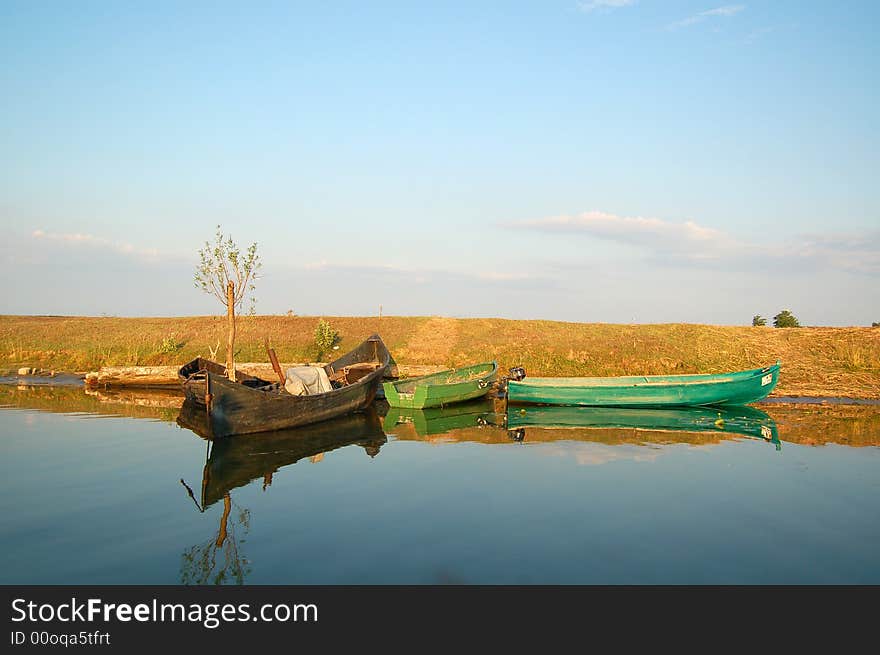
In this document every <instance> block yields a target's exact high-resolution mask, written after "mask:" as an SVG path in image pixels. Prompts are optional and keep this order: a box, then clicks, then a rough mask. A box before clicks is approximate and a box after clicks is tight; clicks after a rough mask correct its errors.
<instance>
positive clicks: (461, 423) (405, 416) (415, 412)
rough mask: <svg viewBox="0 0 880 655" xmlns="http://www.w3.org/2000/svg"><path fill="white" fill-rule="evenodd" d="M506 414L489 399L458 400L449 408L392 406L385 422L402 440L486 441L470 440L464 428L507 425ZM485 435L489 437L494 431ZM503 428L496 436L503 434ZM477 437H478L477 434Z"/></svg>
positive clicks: (481, 439)
mask: <svg viewBox="0 0 880 655" xmlns="http://www.w3.org/2000/svg"><path fill="white" fill-rule="evenodd" d="M504 420H505V419H504V414H503V413H502V414H497V413H496V412H495V406H494V404H493V402H492V401H489V400H475V401H473V402H468V403H457V404H455V405H450V406H449V407H445V408H443V407H433V408H429V409H412V408H404V407H389V408H388V412H387V413H386V414H385V417H384V420H383V425H384V429H385V432H388V433H390V434H394V435H395V436H396V437H397V438H399V439H404V440H408V439H418V438H419V437H433V438H431V439H428V440H430V441H471V440H475V441H484V440H485V439H483V438H479V439H467V438H463V437H465V434H462V433H461V431H467V430H469V429H473V430H477V431H480V432H479V434H480V435H482V432H483V431H482V428H484V427H486V426H496V427H498V426H500V427H501V428H503V427H504ZM485 432H486V434H485V435H482V436H484V437H487V438H491V437H490V436H489V432H490V431H488V430H487V431H485ZM503 435H504V431H503V429H502V430H501V431H500V432H497V433H496V435H495V436H499V437H503ZM473 436H477V433H475V434H474V435H473Z"/></svg>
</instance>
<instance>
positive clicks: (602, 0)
mask: <svg viewBox="0 0 880 655" xmlns="http://www.w3.org/2000/svg"><path fill="white" fill-rule="evenodd" d="M635 3H636V0H591V1H589V2H579V3H578V9H580V10H581V11H582V12H584V13H585V14H589V13H592V12H594V11H597V10H598V11H601V12H603V13H604V12H609V11H613V10H615V9H620V8H621V7H630V6H632V5H634V4H635Z"/></svg>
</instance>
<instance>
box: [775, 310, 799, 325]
mask: <svg viewBox="0 0 880 655" xmlns="http://www.w3.org/2000/svg"><path fill="white" fill-rule="evenodd" d="M800 326H801V324H800V322H799V321H798V320H797V318H796V317H795V315H794V314H792V313H791V312H790V311H789V310H787V309H783V310H782V311H781V312H779V313H778V314H777V315H776V316H774V317H773V327H778V328H797V327H800Z"/></svg>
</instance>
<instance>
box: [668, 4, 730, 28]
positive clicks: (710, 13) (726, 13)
mask: <svg viewBox="0 0 880 655" xmlns="http://www.w3.org/2000/svg"><path fill="white" fill-rule="evenodd" d="M745 8H746V6H745V5H724V6H723V7H716V8H715V9H707V10H706V11H701V12H699V13H697V14H694V15H692V16H688V17H687V18H685V19H683V20H680V21H676V22H674V23H671V24H670V25H669V29H677V28H679V27H688V26H690V25H695V24H696V23H702V22H703V21H704V20H707V19H709V18H714V17H716V16H721V17H724V18H729V17H731V16H735V15H736V14H738V13H740V12H741V11H743V10H744V9H745Z"/></svg>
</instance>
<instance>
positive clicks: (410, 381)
mask: <svg viewBox="0 0 880 655" xmlns="http://www.w3.org/2000/svg"><path fill="white" fill-rule="evenodd" d="M497 375H498V364H497V363H496V362H484V363H482V364H475V365H473V366H467V367H465V368H458V369H452V370H448V371H440V372H439V373H432V374H431V375H422V376H420V377H417V378H405V379H403V380H397V381H396V382H385V383H384V384H383V389H384V391H385V400H387V401H388V404H389V405H391V406H392V407H406V408H412V409H425V408H426V407H442V406H444V405H449V404H451V403H460V402H463V401H465V400H472V399H474V398H480V397H481V396H485V395H486V394H487V393H488V392H489V387H490V386H492V383H493V382H495V378H496V376H497Z"/></svg>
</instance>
